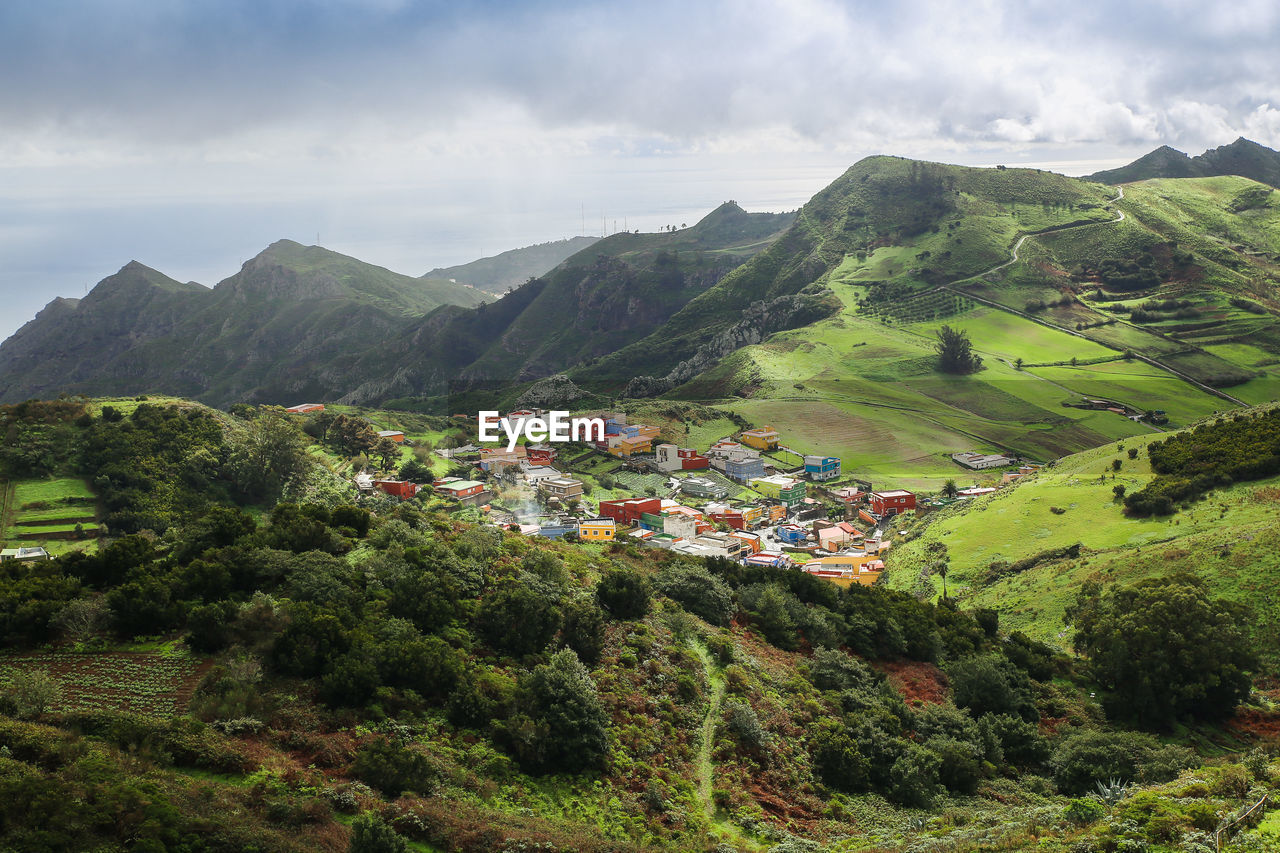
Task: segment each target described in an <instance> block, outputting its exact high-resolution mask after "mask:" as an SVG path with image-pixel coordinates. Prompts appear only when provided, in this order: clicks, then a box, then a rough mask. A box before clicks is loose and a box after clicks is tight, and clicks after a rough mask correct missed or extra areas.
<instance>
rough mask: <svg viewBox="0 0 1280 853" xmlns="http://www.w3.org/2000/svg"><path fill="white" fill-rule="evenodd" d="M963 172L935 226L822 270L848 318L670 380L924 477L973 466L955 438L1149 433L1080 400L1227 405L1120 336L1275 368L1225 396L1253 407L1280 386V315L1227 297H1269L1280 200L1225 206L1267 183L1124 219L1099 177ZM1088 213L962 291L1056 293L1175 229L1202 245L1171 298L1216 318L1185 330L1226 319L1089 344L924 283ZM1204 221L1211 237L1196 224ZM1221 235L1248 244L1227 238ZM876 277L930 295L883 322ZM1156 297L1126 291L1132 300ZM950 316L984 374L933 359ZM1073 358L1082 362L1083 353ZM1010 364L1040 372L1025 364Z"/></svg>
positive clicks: (1198, 189) (1033, 443)
mask: <svg viewBox="0 0 1280 853" xmlns="http://www.w3.org/2000/svg"><path fill="white" fill-rule="evenodd" d="M958 174H959V176H960V181H961V183H960V190H961V192H960V195H959V196H958V202H957V205H958V207H957V209H956V211H955V212H954V213H953V214H951V215H949V216H948V217H946V218H945V219H944V220H943V221H942V223H941V227H940V228H939V230H938V231H936V232H935V231H927V232H926V233H924V234H922V235H918V236H917V237H915V238H913V239H910V240H907V241H903V242H901V243H900V244H897V245H885V246H878V247H876V248H874V249H872V250H871V251H870V252H862V253H850V254H847V255H846V256H845V258H844V260H843V262H842V263H841V264H840V265H839V266H838V267H836V268H835V269H833V270H832V271H830V272H829V273H828V274H827V275H826V277H825V278H824V282H825V283H826V285H827V286H829V287H831V288H832V289H833V290H834V291H835V293H836V295H837V296H838V297H839V298H840V300H841V302H842V303H843V305H844V308H843V310H841V311H840V312H839V313H838V314H837V315H835V316H833V317H830V318H827V319H825V320H822V321H819V322H817V323H815V324H813V325H811V326H808V327H806V328H803V329H799V330H794V331H789V332H783V333H780V334H777V335H774V336H773V337H771V338H769V339H768V340H767V341H766V342H764V343H762V344H759V345H756V346H752V347H747V348H744V349H742V350H739V351H738V352H737V353H735V354H733V355H732V356H730V357H728V358H727V359H725V360H724V361H723V362H722V363H721V364H719V365H717V366H716V367H714V368H712V369H711V370H709V371H707V372H706V373H704V374H703V375H702V376H700V377H697V378H695V379H694V380H693V381H692V382H690V383H688V384H687V385H686V386H684V387H683V388H681V389H678V391H677V392H675V393H676V394H678V395H679V396H682V397H688V398H694V399H703V400H716V399H720V400H724V399H725V398H729V397H730V396H731V395H745V396H747V397H749V398H750V399H748V400H746V401H736V400H735V401H733V402H726V403H724V406H725V407H726V408H728V409H730V410H732V411H735V412H738V413H740V414H742V415H744V416H746V417H748V418H750V419H751V420H753V421H754V422H757V423H763V422H768V423H771V424H773V425H774V426H776V427H778V428H779V429H781V430H783V431H784V434H785V435H784V440H786V441H789V442H790V443H791V444H793V445H794V446H796V447H798V448H799V449H802V450H806V451H812V452H828V453H835V454H837V455H841V456H842V457H843V458H844V459H845V470H846V473H856V474H860V475H863V476H866V477H869V478H871V479H873V480H878V479H879V480H882V479H889V480H893V481H895V482H896V483H897V484H900V485H906V486H910V487H924V488H928V487H936V486H937V485H938V484H940V482H941V480H942V479H945V478H947V477H950V476H957V475H960V476H961V478H962V479H963V478H964V477H967V476H968V475H967V474H965V473H964V472H962V471H961V470H960V469H958V468H957V467H956V466H954V465H953V464H952V463H951V462H950V461H949V459H948V458H947V457H948V456H949V454H950V453H952V452H955V451H957V450H966V449H987V450H994V449H1009V450H1014V451H1016V452H1020V453H1023V454H1026V455H1028V456H1031V457H1035V458H1041V459H1048V458H1053V457H1055V456H1058V455H1061V454H1064V453H1070V452H1074V451H1078V450H1082V449H1084V448H1088V447H1092V446H1096V445H1098V444H1101V443H1103V442H1106V441H1109V440H1111V439H1118V438H1124V437H1126V436H1131V435H1135V434H1141V433H1144V432H1147V431H1148V430H1149V428H1147V427H1144V426H1139V425H1135V424H1132V423H1129V422H1127V421H1125V420H1124V419H1123V418H1120V417H1118V416H1116V415H1113V414H1110V413H1105V412H1102V413H1098V412H1087V411H1083V410H1077V409H1069V408H1063V407H1062V405H1061V404H1062V402H1064V401H1066V400H1069V399H1076V398H1078V397H1079V396H1081V395H1090V396H1102V397H1106V398H1109V399H1116V400H1119V401H1121V402H1125V403H1129V404H1130V405H1133V406H1135V407H1139V408H1154V409H1164V410H1166V411H1167V412H1168V413H1169V417H1170V419H1171V423H1172V424H1173V425H1174V426H1178V425H1182V424H1186V423H1189V422H1190V421H1193V420H1196V419H1198V418H1200V417H1204V416H1205V415H1208V414H1212V413H1213V412H1215V411H1221V410H1223V409H1226V408H1229V407H1230V406H1231V404H1230V403H1229V402H1228V401H1226V400H1223V399H1221V398H1218V397H1214V396H1212V395H1210V394H1208V393H1206V392H1204V391H1202V390H1200V389H1197V388H1195V387H1194V386H1191V385H1189V384H1187V383H1185V382H1183V381H1182V380H1180V379H1178V378H1176V377H1175V376H1173V375H1172V374H1170V373H1168V372H1166V371H1163V370H1161V369H1159V368H1157V367H1154V366H1151V365H1148V364H1145V363H1143V362H1140V361H1136V360H1135V361H1123V360H1120V359H1119V358H1118V357H1119V356H1120V355H1121V353H1122V352H1123V350H1125V349H1131V350H1134V351H1135V352H1139V353H1143V354H1147V355H1150V356H1152V357H1155V358H1158V359H1160V360H1161V361H1162V362H1164V363H1167V364H1169V365H1171V366H1173V367H1176V368H1177V369H1178V370H1182V371H1184V372H1186V373H1189V374H1191V375H1193V376H1201V377H1206V378H1207V377H1209V376H1213V375H1215V374H1217V373H1221V372H1223V371H1227V372H1231V371H1238V370H1240V369H1242V368H1243V369H1247V370H1258V371H1264V372H1265V375H1262V376H1259V377H1258V378H1255V379H1253V380H1250V381H1248V382H1246V383H1244V384H1242V385H1237V386H1233V387H1231V388H1230V389H1228V391H1229V393H1231V394H1232V395H1233V396H1237V397H1239V398H1240V399H1242V400H1244V401H1246V402H1249V403H1261V402H1266V401H1270V400H1273V399H1276V394H1277V392H1278V391H1280V377H1277V375H1276V374H1274V373H1273V372H1272V371H1276V370H1280V357H1277V355H1278V354H1280V353H1278V352H1273V351H1275V350H1280V346H1278V345H1277V343H1278V342H1277V338H1276V328H1277V325H1276V320H1275V318H1274V317H1273V316H1270V315H1266V316H1259V315H1256V314H1248V312H1245V311H1242V310H1240V309H1238V308H1235V307H1232V306H1230V305H1229V303H1228V301H1227V300H1228V299H1229V298H1230V297H1231V296H1232V295H1236V294H1240V293H1244V294H1247V295H1248V296H1249V297H1250V298H1251V299H1255V300H1259V301H1262V302H1265V300H1264V298H1263V296H1262V295H1260V294H1262V293H1273V292H1274V291H1273V290H1269V289H1268V288H1269V285H1267V282H1268V281H1269V280H1270V279H1269V277H1270V276H1272V275H1273V273H1274V266H1275V265H1274V263H1273V262H1272V261H1271V260H1269V258H1270V257H1271V256H1272V254H1274V253H1276V252H1277V250H1280V228H1278V227H1277V223H1280V204H1277V202H1276V201H1275V199H1271V200H1270V201H1269V202H1268V203H1267V204H1266V205H1264V206H1261V207H1256V208H1253V209H1251V210H1247V211H1244V212H1240V213H1237V212H1233V211H1231V210H1230V207H1231V205H1232V204H1233V203H1234V202H1235V200H1236V199H1238V198H1239V197H1240V195H1241V193H1243V192H1245V191H1247V190H1249V188H1250V187H1256V185H1255V184H1252V182H1249V181H1245V180H1244V179H1240V178H1208V179H1200V180H1191V181H1153V182H1150V183H1149V184H1144V185H1140V186H1135V187H1128V188H1126V195H1125V198H1124V199H1123V200H1122V201H1121V202H1119V203H1118V207H1119V208H1120V209H1123V210H1124V211H1125V213H1126V218H1125V220H1124V221H1122V222H1118V223H1115V222H1112V220H1113V216H1112V215H1111V213H1110V212H1109V211H1107V210H1104V209H1103V208H1102V207H1101V206H1099V205H1100V202H1102V201H1106V200H1107V199H1110V198H1111V197H1112V196H1111V194H1110V193H1109V191H1108V192H1096V190H1098V189H1100V188H1097V187H1096V186H1093V185H1089V184H1083V183H1081V182H1072V181H1071V180H1070V179H1067V178H1061V177H1060V176H1051V177H1053V178H1054V179H1055V180H1054V181H1053V182H1047V181H1046V180H1045V178H1046V176H1044V175H1043V174H1041V173H1034V172H1019V171H1017V170H1004V171H1001V170H959V171H958ZM1091 186H1093V190H1089V191H1087V190H1086V188H1089V187H1091ZM1069 190H1074V191H1077V192H1078V193H1080V195H1078V196H1076V197H1075V198H1074V200H1073V201H1069V199H1071V198H1072V197H1071V196H1070V195H1069V194H1064V193H1067V192H1068V191H1069ZM1036 193H1040V194H1041V195H1040V197H1037V195H1036ZM1046 205H1047V206H1046ZM1055 205H1056V206H1055ZM1171 211H1174V212H1171ZM1175 212H1176V215H1175ZM803 216H804V213H803V211H802V219H803ZM1089 219H1092V220H1094V221H1096V222H1097V223H1098V224H1096V225H1085V226H1084V227H1075V228H1071V229H1070V230H1065V231H1059V232H1055V233H1052V234H1046V235H1045V236H1042V237H1032V238H1029V239H1028V240H1027V241H1026V242H1025V243H1024V244H1023V247H1022V249H1021V250H1020V252H1019V255H1020V258H1021V260H1020V262H1019V263H1016V264H1013V265H1011V266H1010V267H1007V268H1005V269H1004V270H1002V271H1001V272H1000V273H998V274H995V275H992V276H987V277H983V278H982V279H980V280H978V281H970V282H966V283H965V284H964V285H963V286H964V287H965V288H966V289H968V290H971V291H972V292H974V293H977V294H980V295H981V296H983V297H984V298H988V299H993V300H995V301H997V302H1000V303H1002V304H1005V305H1008V306H1010V307H1011V308H1014V309H1017V310H1022V309H1023V308H1024V306H1025V304H1026V303H1027V302H1028V301H1030V300H1032V299H1046V300H1048V299H1057V298H1059V297H1060V296H1061V293H1062V289H1063V288H1064V287H1065V286H1068V285H1070V283H1071V279H1070V276H1069V274H1068V273H1067V272H1066V270H1065V269H1064V267H1069V266H1073V265H1074V264H1075V263H1078V262H1079V260H1080V259H1092V260H1093V261H1095V262H1096V259H1097V258H1099V257H1107V256H1134V255H1136V254H1138V253H1141V252H1143V251H1147V250H1149V249H1151V248H1152V247H1155V246H1157V245H1158V244H1159V243H1161V242H1164V241H1166V240H1170V239H1172V240H1177V241H1179V243H1178V244H1179V245H1180V246H1182V247H1184V248H1186V249H1189V250H1191V251H1192V252H1194V253H1195V255H1196V257H1197V259H1198V261H1197V266H1196V267H1193V268H1192V270H1191V274H1190V276H1189V278H1194V281H1192V280H1177V279H1176V278H1175V280H1173V281H1171V282H1169V284H1167V285H1165V286H1164V287H1162V288H1161V291H1160V293H1159V294H1158V296H1159V298H1188V296H1194V297H1195V298H1196V299H1198V300H1199V301H1200V302H1202V303H1204V312H1205V319H1203V320H1200V319H1198V323H1196V324H1182V325H1203V323H1204V322H1206V321H1209V322H1212V323H1213V324H1214V325H1213V327H1211V328H1204V329H1201V328H1197V329H1193V330H1188V329H1185V328H1179V327H1176V326H1177V324H1170V325H1174V326H1175V327H1174V328H1169V329H1161V328H1156V329H1148V328H1143V327H1139V326H1136V325H1133V324H1129V323H1126V322H1123V321H1122V322H1118V323H1116V324H1114V325H1109V326H1104V327H1100V328H1094V329H1086V330H1084V332H1083V334H1084V335H1085V336H1087V337H1088V338H1089V339H1082V338H1081V337H1077V336H1073V335H1070V334H1067V333H1065V332H1062V331H1057V330H1055V329H1053V328H1050V327H1048V326H1046V325H1042V324H1039V323H1036V322H1032V321H1031V320H1029V319H1026V318H1023V317H1019V316H1018V315H1017V314H1014V313H1012V312H1007V311H1001V310H1000V309H997V308H990V307H986V306H982V305H976V304H974V303H968V304H967V306H966V305H965V304H964V303H961V304H960V305H959V306H958V308H959V311H958V313H954V312H956V308H957V306H956V305H955V304H954V302H955V299H954V297H952V296H951V295H946V294H936V293H931V292H930V291H931V290H932V288H931V287H929V286H928V285H927V284H925V283H922V281H921V279H923V278H928V277H930V276H929V270H928V269H927V268H923V267H925V265H928V264H937V265H945V267H946V268H947V269H949V270H951V271H952V272H953V274H954V275H957V276H958V275H959V274H960V272H959V271H962V270H965V271H975V270H979V269H981V268H982V267H983V266H984V265H985V266H986V267H988V268H989V267H990V266H994V265H995V264H997V263H999V262H1000V261H1001V259H1002V258H1007V257H1008V255H1007V251H1008V246H1009V245H1011V244H1012V243H1013V242H1014V240H1015V236H1016V234H1017V233H1019V232H1031V231H1039V230H1043V229H1045V228H1049V227H1053V226H1055V225H1059V226H1060V225H1062V224H1064V223H1071V222H1079V221H1082V220H1089ZM1174 220H1177V222H1178V223H1179V224H1178V225H1177V227H1176V228H1175V227H1174V225H1173V224H1171V223H1172V222H1174ZM1200 223H1204V227H1205V229H1206V233H1207V234H1208V235H1209V236H1202V237H1196V235H1195V229H1196V228H1197V227H1199V224H1200ZM1213 234H1220V235H1221V236H1220V238H1217V239H1215V238H1213V237H1212V235H1213ZM1224 244H1226V245H1229V246H1235V247H1237V248H1235V249H1230V248H1227V249H1225V250H1224V249H1223V245H1224ZM1241 247H1243V248H1241ZM1224 251H1225V254H1224ZM948 252H949V253H950V255H949V256H947V254H946V253H948ZM1250 253H1252V254H1250ZM1210 258H1219V259H1221V260H1222V263H1218V262H1216V261H1213V260H1210ZM1201 261H1202V262H1203V263H1201ZM1228 264H1230V266H1228ZM744 270H745V268H744ZM931 280H933V281H936V280H937V279H936V277H934V278H932V279H931ZM879 281H890V282H893V283H895V284H898V285H901V286H902V287H904V288H908V289H912V288H913V289H915V290H916V291H917V292H920V293H922V294H923V295H921V296H919V297H917V298H915V299H914V300H906V301H900V302H899V303H897V304H895V305H892V306H890V307H889V310H888V312H887V313H886V312H885V311H884V310H883V309H881V308H880V306H876V305H871V306H870V308H871V310H875V311H876V312H877V313H876V315H875V317H873V316H872V315H871V313H870V311H869V310H868V306H866V305H863V304H861V303H863V302H864V301H865V300H866V299H867V296H868V290H867V288H866V286H865V285H866V284H867V283H874V282H879ZM727 282H728V280H726V283H727ZM723 284H725V283H722V285H723ZM1148 298H1152V297H1151V296H1149V295H1144V296H1142V297H1140V298H1137V299H1135V300H1131V301H1132V303H1133V304H1135V305H1136V304H1137V303H1139V302H1141V301H1144V300H1145V299H1148ZM1268 304H1269V303H1268ZM1041 316H1044V317H1045V319H1046V320H1048V321H1049V322H1050V323H1052V324H1054V325H1059V326H1062V327H1065V328H1067V329H1072V328H1074V327H1075V325H1076V324H1077V323H1088V322H1096V321H1097V320H1100V319H1109V318H1111V317H1113V316H1114V315H1112V314H1109V313H1100V312H1097V311H1094V310H1093V309H1092V308H1090V307H1088V306H1086V305H1083V304H1080V303H1076V304H1074V305H1071V306H1064V307H1062V308H1051V309H1050V310H1049V311H1047V312H1045V313H1044V314H1043V315H1041ZM882 320H886V321H887V323H886V322H882ZM943 323H947V324H949V325H951V326H953V327H958V328H962V329H964V330H965V331H967V332H968V333H969V334H970V336H971V338H972V340H973V341H974V344H975V348H976V349H977V350H978V351H979V353H980V354H982V355H983V356H984V358H985V360H986V369H985V370H983V371H982V372H981V373H979V374H976V375H974V376H970V377H947V376H942V375H940V374H937V373H935V372H934V371H933V370H932V369H931V365H930V363H929V359H930V356H931V353H932V344H933V339H934V338H933V336H934V334H935V332H936V330H937V329H938V327H940V326H941V325H942V324H943ZM1156 325H1157V326H1162V325H1165V324H1156ZM1202 344H1203V348H1201V345H1202ZM1073 358H1074V359H1076V360H1077V362H1078V364H1076V365H1072V364H1070V361H1071V360H1072V359H1073ZM1015 359H1022V360H1023V362H1024V363H1025V364H1026V365H1027V367H1026V368H1025V369H1024V370H1021V371H1017V370H1014V369H1013V368H1012V363H1013V362H1014V361H1015ZM1107 359H1110V361H1105V360H1107ZM1095 362H1102V363H1095Z"/></svg>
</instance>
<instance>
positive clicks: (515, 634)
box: [476, 583, 560, 655]
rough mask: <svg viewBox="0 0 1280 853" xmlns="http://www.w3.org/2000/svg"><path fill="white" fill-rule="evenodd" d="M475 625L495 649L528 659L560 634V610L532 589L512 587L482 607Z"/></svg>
mask: <svg viewBox="0 0 1280 853" xmlns="http://www.w3.org/2000/svg"><path fill="white" fill-rule="evenodd" d="M476 623H477V624H476V627H477V628H478V629H479V632H480V635H481V636H482V637H484V639H485V641H486V642H487V643H488V644H489V645H490V646H492V647H493V648H495V649H498V650H499V651H503V652H506V653H508V654H512V655H529V654H533V653H534V652H539V651H542V650H543V649H544V648H546V647H547V644H548V643H550V642H551V638H552V637H554V636H555V635H556V632H557V631H558V630H560V609H559V608H558V607H556V605H555V602H553V601H550V600H548V598H547V597H546V596H544V595H540V594H539V593H538V592H537V591H535V590H533V589H532V588H530V587H529V586H527V585H525V584H523V583H512V584H509V585H507V586H505V587H503V588H502V589H500V590H498V591H497V592H496V593H494V594H493V595H491V596H489V597H488V598H486V599H484V601H482V602H481V603H480V611H479V614H478V615H477V617H476Z"/></svg>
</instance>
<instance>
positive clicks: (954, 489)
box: [942, 480, 960, 498]
mask: <svg viewBox="0 0 1280 853" xmlns="http://www.w3.org/2000/svg"><path fill="white" fill-rule="evenodd" d="M958 494H960V488H959V487H958V486H957V485H956V481H955V480H947V482H945V483H943V484H942V496H943V497H944V498H954V497H955V496H956V495H958Z"/></svg>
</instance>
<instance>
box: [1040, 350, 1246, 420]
mask: <svg viewBox="0 0 1280 853" xmlns="http://www.w3.org/2000/svg"><path fill="white" fill-rule="evenodd" d="M1028 372H1029V373H1034V374H1035V375H1036V376H1040V377H1043V378H1045V379H1048V380H1050V381H1052V382H1055V383H1057V384H1058V385H1061V386H1063V387H1064V388H1069V389H1070V390H1072V391H1074V392H1076V393H1077V394H1080V395H1083V396H1088V397H1100V398H1104V399H1108V400H1116V401H1118V402H1121V403H1126V404H1128V405H1130V406H1134V407H1135V408H1138V409H1163V410H1164V411H1165V412H1166V413H1167V414H1168V416H1169V420H1170V422H1171V423H1172V424H1173V425H1175V426H1182V425H1184V424H1188V423H1191V422H1192V421H1195V420H1199V419H1200V418H1203V417H1205V416H1207V415H1211V414H1213V413H1214V412H1220V411H1223V410H1225V409H1230V408H1234V407H1233V406H1232V405H1231V404H1230V403H1228V402H1227V401H1225V400H1221V399H1219V398H1217V397H1214V396H1212V395H1210V394H1207V393H1205V392H1203V391H1200V390H1198V389H1196V388H1194V387H1192V386H1190V385H1188V384H1187V383H1185V382H1183V381H1182V380H1180V379H1177V378H1175V377H1174V376H1172V375H1170V374H1169V373H1166V372H1165V371H1163V370H1161V369H1159V368H1158V367H1152V366H1151V365H1149V364H1146V363H1145V362H1139V361H1113V362H1107V363H1104V364H1087V365H1078V366H1074V367H1073V366H1070V365H1067V366H1063V367H1036V368H1031V369H1030V370H1029V371H1028ZM1117 417H1119V416H1117Z"/></svg>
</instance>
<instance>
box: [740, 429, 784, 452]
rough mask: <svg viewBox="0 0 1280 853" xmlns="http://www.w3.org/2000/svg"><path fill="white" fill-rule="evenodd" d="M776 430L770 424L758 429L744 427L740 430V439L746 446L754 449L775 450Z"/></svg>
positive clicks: (776, 443) (776, 444)
mask: <svg viewBox="0 0 1280 853" xmlns="http://www.w3.org/2000/svg"><path fill="white" fill-rule="evenodd" d="M778 437H779V436H778V431H777V430H776V429H774V428H773V427H771V426H762V427H760V428H759V429H746V430H743V431H742V435H741V436H740V440H741V441H742V443H743V444H745V445H747V446H748V447H754V448H755V449H756V450H776V449H777V447H778Z"/></svg>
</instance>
